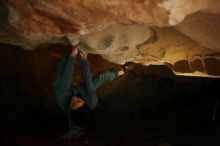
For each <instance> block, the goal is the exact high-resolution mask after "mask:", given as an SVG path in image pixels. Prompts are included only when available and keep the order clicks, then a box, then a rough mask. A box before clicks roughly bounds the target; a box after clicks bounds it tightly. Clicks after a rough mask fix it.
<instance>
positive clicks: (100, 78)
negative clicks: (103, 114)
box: [55, 45, 134, 139]
mask: <svg viewBox="0 0 220 146" xmlns="http://www.w3.org/2000/svg"><path fill="white" fill-rule="evenodd" d="M78 47H79V45H77V46H74V47H73V48H72V52H71V54H70V56H68V57H64V58H63V59H62V60H61V61H60V63H59V67H58V73H57V77H56V82H55V97H56V100H57V103H58V105H59V106H60V108H61V109H62V110H64V111H65V112H66V113H67V114H68V116H69V126H70V131H69V132H68V133H67V134H65V135H64V136H63V138H64V139H76V138H79V137H80V136H81V135H82V134H83V133H84V129H85V127H86V126H88V124H89V123H90V122H89V121H91V120H92V118H93V110H94V109H95V107H96V106H97V103H98V99H97V95H96V92H95V90H96V89H97V88H98V87H99V86H100V85H101V84H102V83H104V82H105V81H108V80H109V81H111V80H114V79H117V78H118V77H120V76H122V75H124V74H125V73H127V72H129V71H131V70H133V68H134V63H132V62H127V63H125V65H123V66H122V67H121V68H120V69H111V70H108V71H104V72H101V73H99V74H98V75H96V76H94V77H93V78H91V73H90V67H89V62H88V59H87V53H86V52H84V51H80V50H81V49H79V48H78ZM78 51H80V56H81V70H82V78H83V81H84V84H81V85H74V84H72V83H71V82H72V75H73V72H74V66H75V64H76V55H77V54H78Z"/></svg>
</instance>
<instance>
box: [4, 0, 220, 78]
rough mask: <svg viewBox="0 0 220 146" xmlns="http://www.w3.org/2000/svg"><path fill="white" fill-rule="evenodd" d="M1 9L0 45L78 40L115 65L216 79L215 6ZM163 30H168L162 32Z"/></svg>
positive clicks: (218, 6)
mask: <svg viewBox="0 0 220 146" xmlns="http://www.w3.org/2000/svg"><path fill="white" fill-rule="evenodd" d="M0 4H1V5H0V11H1V14H0V20H1V24H0V27H1V28H2V29H1V30H0V41H1V42H4V43H8V44H13V45H18V46H21V47H22V48H24V49H26V50H33V49H35V48H41V47H42V46H48V45H54V44H70V42H69V38H75V40H76V41H75V40H73V41H72V42H77V40H78V39H79V40H80V41H81V42H83V43H84V44H86V46H87V47H88V49H89V50H88V51H90V52H92V53H96V54H100V55H101V56H102V57H103V58H105V59H107V60H109V61H111V62H114V63H120V64H123V63H124V62H125V61H131V60H132V61H135V62H137V63H142V64H145V65H150V64H154V65H161V64H166V65H168V66H169V67H170V68H171V69H172V70H173V71H174V72H175V73H176V74H178V75H187V76H188V75H190V76H191V75H192V76H205V77H219V75H220V71H219V69H218V65H219V54H218V52H220V44H219V42H220V41H219V40H220V38H219V33H220V29H219V28H220V22H219V20H220V19H219V18H220V14H219V13H220V2H219V1H217V0H200V1H194V0H184V1H181V0H127V1H124V0H106V1H103V0H87V1H81V0H67V1H65V3H64V2H62V1H60V0H52V1H51V0H42V1H34V0H20V1H16V0H6V1H0ZM149 26H151V27H149ZM168 26H169V27H170V26H173V27H170V28H169V29H167V28H161V27H168ZM148 27H149V28H148ZM157 27H159V28H157ZM145 28H146V29H145ZM174 28H175V29H176V30H177V32H176V31H174ZM165 30H167V31H165ZM169 31H170V32H169ZM149 32H150V33H149ZM152 32H156V34H157V35H158V38H159V40H158V42H155V43H153V44H149V42H148V41H149V40H150V39H151V38H152V36H155V33H152ZM179 32H182V33H183V34H185V36H184V35H182V34H181V33H179ZM187 36H188V37H190V38H191V39H189V38H188V37H187ZM154 38H156V37H154ZM146 42H148V43H147V45H146ZM151 43H152V41H151ZM187 43H188V44H187ZM197 43H198V44H199V45H197ZM140 47H141V48H140Z"/></svg>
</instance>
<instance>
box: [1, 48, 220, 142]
mask: <svg viewBox="0 0 220 146" xmlns="http://www.w3.org/2000/svg"><path fill="white" fill-rule="evenodd" d="M0 47H1V49H0V59H1V61H0V68H1V72H0V86H1V88H0V104H1V110H0V111H1V120H0V125H1V127H0V128H1V131H2V132H1V134H2V138H3V140H2V141H1V142H3V145H4V146H11V145H16V146H37V145H40V146H48V145H53V146H56V145H57V146H58V145H63V146H64V145H66V146H69V145H77V146H81V145H94V146H108V145H109V146H122V145H138V146H142V145H143V146H146V145H148V146H191V145H192V146H195V145H200V146H203V145H204V146H217V145H220V140H219V138H218V137H219V136H220V133H219V129H220V125H219V119H220V109H219V108H220V107H219V105H218V104H219V95H218V94H219V93H218V90H219V85H220V80H219V79H215V78H204V77H186V76H176V75H174V74H173V73H172V72H171V71H170V70H169V69H168V68H167V67H166V66H148V67H146V66H143V65H140V64H136V66H135V70H134V71H133V72H132V73H129V74H127V75H125V76H123V77H121V78H120V79H118V80H115V81H111V82H108V83H106V84H105V85H103V86H102V87H101V88H99V89H98V91H97V94H98V96H99V105H98V107H97V109H96V110H95V114H96V118H95V119H94V121H93V122H92V123H91V124H90V125H89V127H88V129H87V131H86V133H85V135H83V136H82V138H80V139H78V140H75V141H64V140H62V139H60V136H61V135H62V134H64V133H65V132H66V131H67V129H68V123H67V117H66V115H65V113H63V112H62V111H61V110H60V109H59V107H58V106H57V104H56V101H55V99H54V97H53V84H54V78H55V74H56V67H57V64H58V61H59V59H60V58H62V56H65V55H67V54H68V53H69V48H70V47H71V46H51V47H49V48H42V49H41V48H39V49H36V50H35V51H24V50H22V49H20V48H19V47H16V46H11V45H6V44H0ZM89 60H90V64H91V72H92V74H96V73H98V72H100V71H102V70H106V69H109V68H112V67H117V66H118V65H117V64H114V63H111V62H107V61H106V60H104V59H102V58H101V57H100V56H98V55H92V54H90V55H89ZM78 66H79V64H77V66H76V68H78ZM79 72H80V70H79V69H76V72H75V76H74V79H75V81H76V82H77V83H78V82H81V77H80V73H79ZM3 145H2V146H3Z"/></svg>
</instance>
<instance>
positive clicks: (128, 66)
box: [123, 62, 135, 73]
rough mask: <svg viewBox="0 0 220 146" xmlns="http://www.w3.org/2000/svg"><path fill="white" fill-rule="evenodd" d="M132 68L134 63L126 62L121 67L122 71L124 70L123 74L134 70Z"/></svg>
mask: <svg viewBox="0 0 220 146" xmlns="http://www.w3.org/2000/svg"><path fill="white" fill-rule="evenodd" d="M134 67H135V63H134V62H126V63H125V64H124V65H123V69H124V72H125V73H127V72H130V71H132V70H133V69H134Z"/></svg>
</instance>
